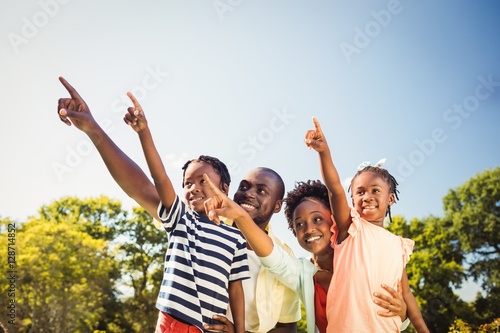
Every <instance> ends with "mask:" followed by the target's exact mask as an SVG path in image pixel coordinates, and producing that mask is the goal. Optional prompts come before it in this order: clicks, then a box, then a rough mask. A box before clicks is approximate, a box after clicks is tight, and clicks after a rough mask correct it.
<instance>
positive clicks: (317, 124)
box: [312, 117, 323, 135]
mask: <svg viewBox="0 0 500 333" xmlns="http://www.w3.org/2000/svg"><path fill="white" fill-rule="evenodd" d="M312 121H313V123H314V128H315V130H316V132H317V133H318V134H321V135H323V132H322V131H321V126H320V125H319V121H318V119H316V117H313V118H312Z"/></svg>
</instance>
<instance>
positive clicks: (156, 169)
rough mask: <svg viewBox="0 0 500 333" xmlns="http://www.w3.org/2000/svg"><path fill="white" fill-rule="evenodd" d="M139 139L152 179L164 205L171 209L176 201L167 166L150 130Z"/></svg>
mask: <svg viewBox="0 0 500 333" xmlns="http://www.w3.org/2000/svg"><path fill="white" fill-rule="evenodd" d="M139 139H140V141H141V146H142V150H143V152H144V157H145V158H146V162H147V164H148V168H149V171H150V172H151V177H153V180H154V184H155V187H156V189H157V192H158V195H159V196H160V199H161V201H162V203H163V204H164V205H165V206H166V208H167V209H170V206H171V205H172V203H173V201H174V200H175V191H174V188H173V186H172V183H171V181H170V178H169V177H168V175H167V172H166V171H165V166H164V165H163V162H162V160H161V157H160V154H159V153H158V150H157V149H156V146H155V144H154V141H153V137H152V135H151V132H150V131H149V128H145V129H144V130H142V131H140V132H139Z"/></svg>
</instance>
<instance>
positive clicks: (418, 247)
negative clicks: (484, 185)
mask: <svg viewBox="0 0 500 333" xmlns="http://www.w3.org/2000/svg"><path fill="white" fill-rule="evenodd" d="M450 227H451V226H450V225H449V223H446V222H445V220H443V219H440V218H437V217H433V216H431V217H428V218H424V219H422V220H419V219H413V220H412V221H411V222H410V223H407V221H406V220H405V219H404V218H403V217H401V216H396V217H394V218H393V223H392V224H391V225H390V226H389V227H388V229H389V230H390V231H391V232H393V233H394V234H397V235H401V236H403V237H407V238H410V239H412V240H414V241H415V246H414V249H413V254H412V255H411V257H410V258H411V260H410V261H409V262H408V265H407V266H406V272H407V274H408V280H409V283H410V287H411V289H412V292H413V294H414V295H415V298H416V300H417V303H418V305H419V308H420V309H421V311H422V316H423V317H424V320H425V322H426V324H427V326H428V327H429V329H430V330H431V332H446V331H447V329H448V328H449V327H450V324H451V323H452V322H453V320H454V319H455V315H456V313H458V312H462V307H463V305H464V304H463V302H460V301H459V299H458V296H457V295H455V293H454V289H453V288H458V287H459V286H460V285H461V283H462V281H463V279H464V277H465V275H464V272H463V269H462V264H461V262H462V259H463V255H462V252H461V249H460V247H459V246H458V243H457V241H456V235H455V234H454V233H453V232H452V230H450ZM408 332H413V329H412V328H410V329H409V330H408Z"/></svg>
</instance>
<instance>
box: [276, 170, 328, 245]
mask: <svg viewBox="0 0 500 333" xmlns="http://www.w3.org/2000/svg"><path fill="white" fill-rule="evenodd" d="M307 199H312V200H316V201H319V202H321V203H322V204H323V205H325V207H327V208H328V209H331V208H330V200H329V196H328V189H327V188H326V186H325V185H324V184H323V183H322V182H321V181H319V180H308V181H305V182H296V183H295V188H294V189H293V190H291V191H289V192H288V193H287V194H286V197H285V199H284V202H285V217H286V220H287V222H288V229H290V230H292V232H293V234H294V235H295V236H296V234H295V230H294V229H293V212H294V210H295V209H296V208H297V206H298V205H300V204H301V203H302V201H304V200H307Z"/></svg>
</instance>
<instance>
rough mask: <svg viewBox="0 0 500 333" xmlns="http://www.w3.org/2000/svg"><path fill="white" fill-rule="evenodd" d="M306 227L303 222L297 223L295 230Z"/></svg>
mask: <svg viewBox="0 0 500 333" xmlns="http://www.w3.org/2000/svg"><path fill="white" fill-rule="evenodd" d="M303 226H304V223H302V222H295V229H300V228H302V227H303Z"/></svg>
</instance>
